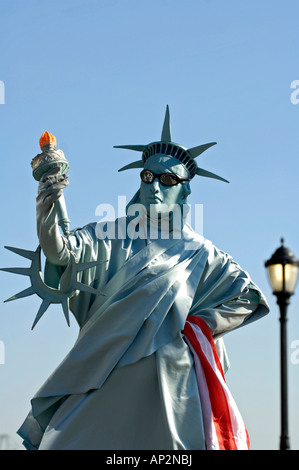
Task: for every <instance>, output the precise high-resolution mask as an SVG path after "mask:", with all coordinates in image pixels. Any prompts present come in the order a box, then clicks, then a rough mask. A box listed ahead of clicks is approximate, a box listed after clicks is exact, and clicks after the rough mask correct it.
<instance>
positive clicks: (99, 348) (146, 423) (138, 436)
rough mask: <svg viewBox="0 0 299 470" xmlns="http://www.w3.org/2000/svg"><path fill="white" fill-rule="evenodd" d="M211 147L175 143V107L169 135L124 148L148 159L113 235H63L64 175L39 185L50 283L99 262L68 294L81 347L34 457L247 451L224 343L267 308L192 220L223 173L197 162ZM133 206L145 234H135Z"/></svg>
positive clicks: (42, 419) (37, 419) (30, 444)
mask: <svg viewBox="0 0 299 470" xmlns="http://www.w3.org/2000/svg"><path fill="white" fill-rule="evenodd" d="M211 145H213V143H211V144H204V145H200V146H198V147H194V148H192V149H186V148H185V147H183V146H181V145H179V144H176V143H174V142H172V140H171V133H170V120H169V110H168V107H167V110H166V116H165V120H164V125H163V130H162V136H161V140H160V141H157V142H152V143H150V144H147V145H125V146H122V148H125V149H130V150H135V151H139V152H142V157H141V158H140V160H138V161H136V162H134V163H131V164H129V165H127V166H125V167H123V168H122V169H121V170H126V169H129V168H139V170H140V171H141V173H140V187H139V189H138V191H137V193H136V194H135V196H134V197H133V199H132V200H131V202H130V203H129V204H128V206H127V215H126V216H125V217H122V218H119V219H117V220H116V221H114V222H113V224H114V230H113V231H112V230H109V223H108V222H102V223H101V224H96V223H91V224H88V225H86V226H85V227H83V228H80V229H75V230H71V231H70V233H69V234H67V235H66V236H65V235H62V234H61V233H60V230H59V227H58V225H57V222H56V212H55V202H56V201H57V200H58V199H59V198H60V197H61V195H62V191H63V189H64V188H65V187H66V186H67V184H68V182H67V178H66V177H65V176H64V175H61V174H57V173H56V174H53V171H52V172H48V173H47V174H45V175H44V176H43V177H42V179H41V180H40V183H39V194H38V197H37V230H38V238H39V243H40V246H41V248H42V250H43V252H44V254H45V256H46V260H47V261H46V267H45V283H46V284H47V285H48V286H49V287H52V288H53V289H59V286H60V284H59V283H60V279H62V278H63V277H61V276H63V273H66V272H68V270H72V266H74V260H75V264H76V263H93V262H94V264H93V265H91V264H90V266H93V267H91V268H89V269H84V270H81V271H80V272H78V276H79V277H78V282H80V285H85V286H88V288H87V289H85V290H79V289H78V290H76V292H75V293H74V294H73V295H72V296H71V297H70V299H69V307H70V310H71V311H72V313H73V314H74V316H75V318H76V320H77V322H78V324H79V327H80V331H79V335H78V339H77V341H76V342H75V344H74V346H73V348H72V349H71V351H70V352H69V353H68V355H67V356H66V357H65V359H64V360H63V361H62V363H61V364H60V365H59V366H58V367H57V369H56V370H55V371H54V372H53V374H52V375H51V376H50V377H49V379H48V380H47V381H46V382H45V383H44V385H43V386H42V387H41V388H40V389H39V391H38V392H37V393H36V395H35V396H34V397H33V399H32V401H31V404H32V409H31V411H30V413H29V414H28V416H27V418H26V420H25V421H24V423H23V425H22V426H21V428H20V429H19V431H18V433H19V435H20V436H21V437H22V438H23V440H24V445H25V447H26V448H27V449H29V450H35V449H36V450H76V449H84V450H88V449H104V450H110V449H113V450H140V449H142V450H159V449H164V450H205V449H248V448H249V439H248V434H247V431H246V427H245V425H244V423H243V421H242V418H241V416H240V413H239V411H238V409H237V406H236V404H235V402H234V400H233V398H232V396H231V394H230V392H229V390H228V388H227V385H226V383H225V379H224V372H225V369H226V356H225V349H224V345H223V340H222V336H223V335H224V334H225V333H228V332H229V331H232V330H234V329H236V328H238V327H240V326H244V325H247V324H248V323H250V322H252V321H255V320H257V319H259V318H261V317H262V316H263V315H265V314H266V313H268V305H267V302H266V299H265V298H264V296H263V294H262V292H261V291H260V289H259V288H258V287H257V286H256V285H255V284H254V283H253V282H252V280H251V278H250V277H249V275H248V274H247V273H246V272H245V271H244V270H242V269H241V267H240V266H239V265H238V264H237V263H236V262H235V261H234V260H233V259H232V258H231V256H229V255H227V254H226V253H224V252H222V251H221V250H219V249H217V248H216V247H215V246H213V244H212V243H211V242H210V241H208V240H206V239H205V238H203V237H202V236H200V235H198V234H196V233H195V232H194V231H193V230H192V228H191V227H190V225H189V224H188V223H187V222H186V217H185V215H184V214H183V212H184V211H183V207H184V206H185V205H186V202H187V197H188V195H189V194H190V192H191V190H190V185H191V182H192V180H193V178H194V177H196V176H203V177H210V178H216V179H219V180H222V179H223V178H220V177H218V176H216V175H214V174H212V173H210V172H208V171H206V170H203V169H201V168H199V167H198V166H197V163H196V161H195V158H196V157H197V156H199V155H200V154H201V153H202V152H203V151H205V150H206V149H208V148H209V147H210V146H211ZM136 207H138V208H139V209H140V208H141V209H140V210H139V215H140V216H139V218H138V236H136V234H137V230H136V231H135V236H131V235H130V231H129V230H128V227H129V224H131V223H132V221H133V220H136ZM172 207H174V208H175V210H174V211H173V212H172V213H170V211H169V208H172ZM142 208H143V210H142ZM178 215H179V217H177V216H178ZM166 216H167V217H166ZM180 216H181V217H180ZM165 220H166V223H165ZM153 228H155V230H154V232H155V236H153V235H152V234H153ZM166 229H167V230H166ZM112 232H113V235H114V236H113V237H112V236H109V234H111V233H112ZM165 232H167V236H165ZM99 261H102V262H101V263H98V262H99ZM86 266H87V265H86ZM98 293H99V294H100V295H97V294H98Z"/></svg>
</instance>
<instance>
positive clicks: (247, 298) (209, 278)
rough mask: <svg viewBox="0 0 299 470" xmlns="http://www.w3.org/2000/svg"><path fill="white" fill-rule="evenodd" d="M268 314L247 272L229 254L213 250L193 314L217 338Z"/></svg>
mask: <svg viewBox="0 0 299 470" xmlns="http://www.w3.org/2000/svg"><path fill="white" fill-rule="evenodd" d="M268 312H269V307H268V304H267V301H266V299H265V297H264V295H263V293H262V292H261V290H260V289H259V288H258V287H257V286H256V285H255V284H254V283H253V282H252V280H251V278H250V276H249V275H248V273H247V272H246V271H244V270H243V269H242V268H241V267H240V266H239V265H238V264H237V263H236V262H235V261H234V260H233V259H232V258H231V257H230V256H229V255H227V254H226V253H224V252H222V251H220V250H217V249H216V248H215V247H213V249H211V252H210V254H209V257H208V262H207V266H206V268H205V272H204V274H203V276H202V278H201V280H200V282H199V284H198V288H197V292H196V295H195V299H194V302H193V305H192V308H191V310H190V315H198V316H200V317H201V318H202V319H203V320H204V321H205V322H206V323H207V324H208V326H209V328H210V330H211V332H212V335H213V337H214V338H215V339H216V338H217V337H221V336H223V335H224V334H225V333H227V332H229V331H231V330H234V329H236V328H239V327H240V326H243V325H245V324H248V323H250V322H252V321H255V320H258V319H259V318H261V317H262V316H264V315H266V314H267V313H268Z"/></svg>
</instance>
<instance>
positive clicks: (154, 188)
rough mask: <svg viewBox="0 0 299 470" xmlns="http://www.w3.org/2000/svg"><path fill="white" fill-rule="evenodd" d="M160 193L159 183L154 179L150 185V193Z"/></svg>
mask: <svg viewBox="0 0 299 470" xmlns="http://www.w3.org/2000/svg"><path fill="white" fill-rule="evenodd" d="M159 191H160V181H159V180H158V178H155V179H154V181H153V182H152V184H151V192H152V193H153V194H155V193H158V192H159Z"/></svg>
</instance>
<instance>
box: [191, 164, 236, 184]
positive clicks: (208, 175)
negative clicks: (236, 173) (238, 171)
mask: <svg viewBox="0 0 299 470" xmlns="http://www.w3.org/2000/svg"><path fill="white" fill-rule="evenodd" d="M196 174H197V175H199V176H205V177H206V178H214V179H216V180H220V181H224V182H225V183H229V181H227V180H226V179H224V178H222V177H221V176H218V175H215V173H211V172H210V171H207V170H203V169H202V168H197V170H196Z"/></svg>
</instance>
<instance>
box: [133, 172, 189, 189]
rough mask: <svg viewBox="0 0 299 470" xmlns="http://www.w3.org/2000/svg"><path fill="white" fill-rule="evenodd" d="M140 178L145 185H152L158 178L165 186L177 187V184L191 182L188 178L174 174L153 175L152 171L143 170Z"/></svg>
mask: <svg viewBox="0 0 299 470" xmlns="http://www.w3.org/2000/svg"><path fill="white" fill-rule="evenodd" d="M140 178H141V181H143V183H146V184H151V183H153V182H154V181H155V179H156V178H158V180H159V181H160V183H161V184H162V185H163V186H175V185H176V184H179V183H182V182H183V181H190V179H188V178H180V176H178V175H175V174H174V173H160V174H158V175H157V173H153V172H152V171H150V170H142V172H141V173H140Z"/></svg>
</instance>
